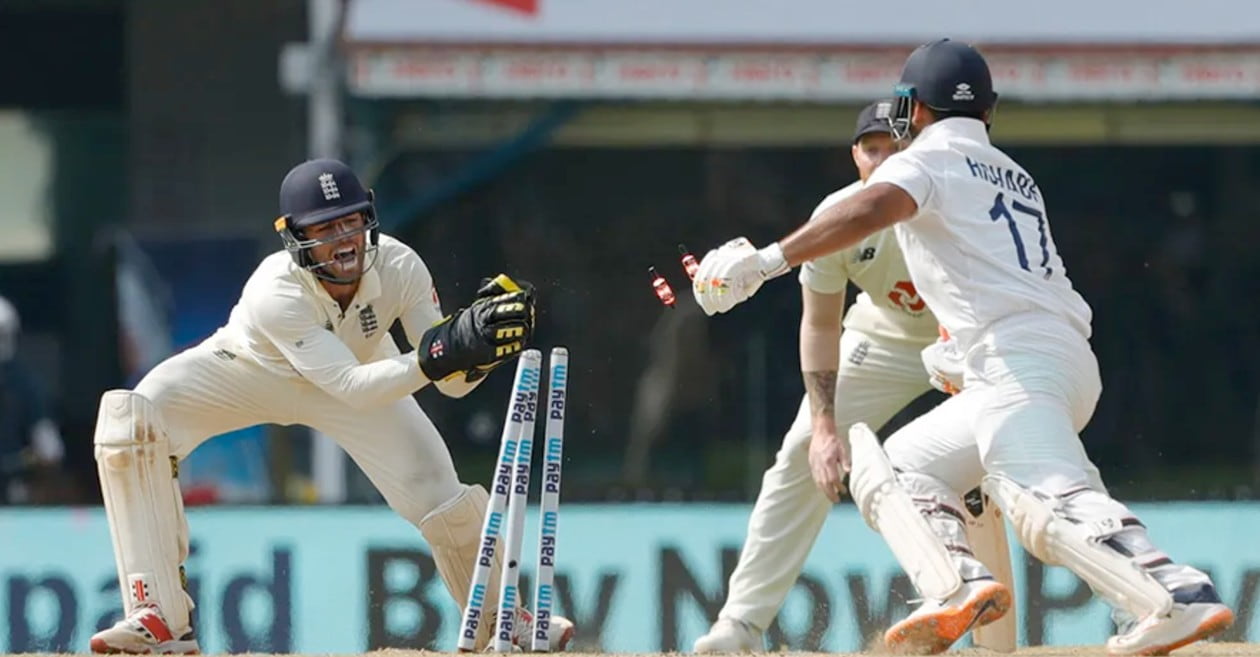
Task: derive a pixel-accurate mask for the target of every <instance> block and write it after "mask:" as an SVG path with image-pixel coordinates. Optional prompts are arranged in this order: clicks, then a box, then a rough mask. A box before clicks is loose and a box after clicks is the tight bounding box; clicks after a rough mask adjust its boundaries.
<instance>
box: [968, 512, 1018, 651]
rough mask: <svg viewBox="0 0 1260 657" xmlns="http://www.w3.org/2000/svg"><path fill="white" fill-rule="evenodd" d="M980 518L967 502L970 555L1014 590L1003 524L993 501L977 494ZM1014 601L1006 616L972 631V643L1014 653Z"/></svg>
mask: <svg viewBox="0 0 1260 657" xmlns="http://www.w3.org/2000/svg"><path fill="white" fill-rule="evenodd" d="M978 501H979V503H980V505H981V506H980V508H979V509H978V510H979V511H980V513H979V515H976V514H974V513H973V512H972V511H971V508H970V501H968V511H967V543H969V544H970V545H971V551H972V553H973V554H975V555H976V558H977V559H979V560H980V563H982V564H984V567H985V568H988V569H989V572H991V573H993V576H994V577H996V578H997V580H998V581H999V582H1001V583H1002V584H1003V585H1005V586H1006V588H1008V589H1010V590H1011V591H1014V590H1015V576H1014V573H1013V572H1012V570H1011V547H1010V544H1009V543H1008V542H1007V540H1006V521H1005V520H1004V519H1003V517H1002V513H1001V511H999V510H998V506H997V504H994V503H993V500H990V499H986V498H985V496H984V494H983V493H980V499H979V500H978ZM1017 616H1018V615H1017V614H1016V613H1015V607H1014V601H1012V605H1011V609H1010V610H1009V611H1007V613H1006V615H1004V616H1002V617H1001V618H999V619H998V620H997V621H995V622H992V623H989V624H988V625H982V626H980V627H977V628H976V629H974V630H972V631H971V634H972V638H973V639H974V643H975V644H976V645H977V646H979V647H981V648H988V649H989V650H994V651H997V652H1014V651H1015V642H1016V627H1015V619H1016V617H1017Z"/></svg>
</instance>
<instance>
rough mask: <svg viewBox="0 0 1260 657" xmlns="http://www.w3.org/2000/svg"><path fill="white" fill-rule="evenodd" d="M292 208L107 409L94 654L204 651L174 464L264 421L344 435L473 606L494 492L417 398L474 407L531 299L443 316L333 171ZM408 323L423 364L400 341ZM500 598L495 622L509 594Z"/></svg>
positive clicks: (101, 428)
mask: <svg viewBox="0 0 1260 657" xmlns="http://www.w3.org/2000/svg"><path fill="white" fill-rule="evenodd" d="M280 211H281V213H282V216H281V217H280V218H279V219H278V220H276V223H275V228H276V231H277V232H278V233H279V234H280V237H281V239H282V241H283V243H284V247H285V250H284V251H279V252H276V253H273V254H272V255H270V256H268V257H267V258H265V259H264V260H263V261H262V264H260V265H259V266H258V268H257V269H256V270H255V271H254V273H253V275H252V276H250V278H249V280H248V281H247V282H246V283H245V288H244V291H243V292H242V293H241V299H240V301H239V302H238V303H237V304H236V306H235V307H234V308H233V309H232V313H231V316H230V317H229V319H228V322H227V324H226V325H225V326H224V327H223V328H221V329H219V330H218V331H217V332H216V333H215V334H214V335H212V336H211V337H210V338H208V339H206V340H205V341H204V342H202V343H201V344H199V345H197V346H195V347H193V348H191V349H188V350H187V351H184V352H183V353H180V354H177V355H175V356H173V357H171V358H170V359H168V360H166V361H164V362H162V363H161V364H159V365H158V366H157V367H155V368H154V369H153V370H152V371H151V372H149V373H148V375H146V376H145V377H144V379H142V380H141V381H140V383H139V384H138V385H137V386H136V389H135V390H134V391H130V390H111V391H108V392H106V393H105V394H104V395H103V396H102V398H101V408H100V414H99V416H98V419H97V427H96V438H95V443H96V459H97V464H98V469H99V472H100V479H101V489H102V492H103V494H104V500H105V510H106V513H107V515H108V517H109V524H110V533H111V535H112V537H113V541H114V553H115V557H116V560H117V564H118V580H119V584H120V585H121V588H122V596H123V609H124V613H125V617H124V618H123V619H122V620H120V621H119V622H118V623H117V624H115V625H114V626H113V627H110V628H108V629H105V630H103V631H101V632H98V633H97V634H96V635H95V636H93V637H92V640H91V649H92V651H93V652H97V653H118V652H124V653H194V652H197V651H198V646H197V640H196V636H195V633H194V629H193V627H192V614H191V612H192V601H191V599H190V598H189V596H188V595H187V594H186V593H185V588H184V585H183V579H184V577H183V566H182V563H183V562H184V560H185V559H186V558H187V557H188V523H187V519H186V517H185V515H184V509H183V502H182V499H181V496H180V491H179V481H178V462H179V461H180V460H182V459H184V458H185V457H187V456H188V454H189V453H190V452H192V451H193V450H194V449H195V448H196V447H197V445H199V444H201V443H202V442H203V441H205V440H206V439H207V438H209V437H210V436H214V435H217V434H221V433H225V432H228V431H232V430H235V429H240V428H242V427H247V426H251V425H255V424H262V423H274V424H283V425H291V424H303V425H306V426H309V427H312V428H314V429H316V430H318V431H321V432H323V433H326V434H328V435H329V436H332V437H333V439H334V440H336V441H337V443H338V444H339V445H341V447H342V448H343V449H345V450H346V451H347V452H349V454H350V456H351V458H353V459H354V461H355V462H356V463H357V464H358V465H359V467H360V468H362V469H363V471H364V472H365V473H366V474H367V476H368V478H369V479H371V480H372V482H373V483H374V484H375V485H376V487H377V489H378V490H379V491H380V492H381V494H382V495H383V496H384V498H385V500H386V501H387V502H388V503H389V505H390V507H392V508H393V509H394V510H395V511H397V512H398V514H399V515H401V516H402V517H403V518H405V519H406V520H407V521H408V522H410V523H412V524H413V525H415V526H416V527H418V528H419V529H420V532H421V533H422V534H423V535H424V538H425V540H426V541H427V542H428V544H429V546H430V548H431V550H432V553H433V559H434V561H435V562H436V563H437V567H438V572H439V574H440V575H441V577H442V581H443V582H444V583H445V584H446V587H447V589H448V590H449V591H450V593H451V596H452V597H453V598H454V599H455V603H456V604H457V605H458V606H459V607H460V608H463V606H464V605H465V603H466V602H467V597H468V590H469V582H470V579H471V576H472V572H471V571H472V567H473V563H474V561H475V560H476V558H477V553H478V549H479V547H480V545H479V539H480V532H481V525H482V521H483V517H484V513H485V509H486V502H487V501H488V499H489V498H488V495H487V492H486V490H485V489H484V488H482V487H481V486H469V485H465V484H462V483H460V481H459V479H458V477H457V475H456V472H455V467H454V465H453V464H452V462H451V457H450V453H449V452H448V450H447V448H446V444H445V443H444V442H443V440H442V436H441V435H439V434H438V431H437V429H436V428H435V427H434V426H433V423H432V422H430V421H429V418H428V417H427V416H426V415H425V414H424V411H422V410H421V409H420V406H419V405H418V404H417V403H416V401H415V399H414V398H413V397H412V396H411V395H412V393H414V392H415V391H417V390H419V389H420V388H422V387H424V386H426V385H428V384H429V383H433V384H434V385H436V386H437V387H438V389H439V390H440V391H441V392H442V393H443V394H446V395H448V396H452V397H462V396H463V395H465V394H467V393H468V392H470V391H471V390H472V389H473V388H475V387H476V386H477V385H478V384H479V383H480V382H481V381H482V380H484V378H485V377H486V375H487V374H488V373H489V372H490V371H491V370H492V369H494V368H495V367H497V366H498V365H500V364H502V363H504V362H506V361H508V360H510V359H512V358H513V357H515V356H516V355H518V354H519V353H520V352H521V350H522V349H523V348H525V346H526V345H528V344H529V341H530V338H531V336H532V332H533V327H534V294H533V290H532V289H531V288H530V287H529V286H528V285H527V284H524V283H522V284H520V285H518V284H517V283H515V282H514V281H512V280H511V279H509V278H508V277H506V276H503V275H500V276H498V277H496V278H495V279H493V280H491V281H488V282H486V283H485V284H483V285H482V287H481V289H479V290H478V291H477V296H476V299H474V300H473V301H472V303H471V304H470V305H469V306H468V307H466V308H462V309H460V310H458V311H456V312H455V313H453V314H451V315H448V316H443V315H442V311H441V308H440V306H439V304H438V296H437V291H436V289H435V288H434V285H433V279H432V277H431V276H430V274H429V270H428V269H427V268H426V267H425V264H424V262H423V261H422V260H421V259H420V257H419V256H418V255H417V254H416V252H415V251H413V250H412V249H411V248H410V247H408V246H407V245H405V244H403V243H402V242H399V241H398V240H396V239H393V238H391V237H389V236H386V235H381V234H380V228H379V226H380V224H379V222H378V221H377V218H376V212H375V207H374V204H373V196H372V192H371V191H370V190H367V189H364V187H363V185H362V184H361V183H360V182H359V180H358V178H357V177H356V176H355V175H354V173H353V172H352V171H351V170H350V169H349V168H348V167H347V166H346V165H344V164H342V163H341V162H338V161H335V160H312V161H308V162H304V163H302V164H299V165H298V166H296V167H294V168H293V169H292V170H291V171H290V172H289V173H288V175H287V176H286V177H285V179H284V181H283V183H282V184H281V185H280ZM396 319H397V320H400V322H401V324H402V327H403V329H404V331H405V332H406V335H407V340H408V341H409V342H410V343H411V344H412V345H414V346H415V351H414V353H408V354H400V353H399V350H398V348H397V346H396V345H395V344H394V341H393V339H392V338H391V336H390V333H389V327H390V326H391V324H392V323H393V322H394V320H396ZM499 570H500V568H499V567H498V564H497V563H496V564H495V568H494V569H493V571H494V572H495V573H498V572H499ZM489 590H490V592H491V595H492V596H494V599H492V600H487V601H486V603H485V608H486V609H490V610H493V609H495V608H496V607H497V592H498V590H499V587H498V585H497V582H495V583H493V584H492V586H490V587H489ZM519 616H520V617H519V618H518V622H517V623H516V625H515V627H516V628H517V633H516V634H517V636H516V638H517V644H518V645H520V646H522V647H526V646H528V643H527V641H528V640H529V637H530V626H531V618H530V617H529V612H528V611H526V610H523V609H521V610H520V611H519ZM489 629H490V628H488V627H486V628H485V632H486V633H487V634H485V635H483V637H482V638H481V641H479V645H480V646H484V645H485V643H486V642H487V641H488V631H489ZM572 634H573V627H572V623H569V622H568V621H567V620H565V619H562V618H558V617H553V618H552V620H551V637H552V640H553V645H552V648H553V649H563V648H564V644H565V643H567V641H568V640H569V638H570V637H571V636H572Z"/></svg>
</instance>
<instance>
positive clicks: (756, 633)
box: [691, 618, 766, 654]
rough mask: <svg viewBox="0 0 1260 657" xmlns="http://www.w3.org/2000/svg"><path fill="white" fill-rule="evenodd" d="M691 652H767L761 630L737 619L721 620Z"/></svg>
mask: <svg viewBox="0 0 1260 657" xmlns="http://www.w3.org/2000/svg"><path fill="white" fill-rule="evenodd" d="M691 651H692V652H695V653H700V654H713V653H741V652H742V653H748V652H765V651H766V641H765V639H764V638H762V636H761V630H759V629H757V628H756V627H754V626H752V625H751V624H749V623H745V622H744V621H742V620H739V619H737V618H719V619H717V622H716V623H714V624H713V627H711V628H709V632H708V634H705V635H704V636H702V637H700V638H699V639H696V642H695V643H694V644H692V646H691Z"/></svg>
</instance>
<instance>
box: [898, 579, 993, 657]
mask: <svg viewBox="0 0 1260 657" xmlns="http://www.w3.org/2000/svg"><path fill="white" fill-rule="evenodd" d="M1010 608H1011V590H1010V589H1008V588H1006V586H1004V585H1002V584H1001V583H1000V582H997V581H996V580H992V579H981V580H974V581H970V582H964V583H963V585H962V587H961V588H959V589H958V590H957V591H955V592H954V594H953V595H951V596H950V597H949V598H948V599H946V600H927V601H925V602H924V603H923V604H922V605H920V606H919V608H918V609H915V610H914V612H912V613H911V614H910V615H909V616H907V617H906V619H905V620H903V621H901V622H900V623H897V624H896V625H893V626H892V627H890V628H889V629H888V631H887V632H885V633H884V645H886V646H887V647H888V649H889V650H890V651H892V652H894V653H899V654H907V653H909V654H919V655H935V654H937V653H941V652H945V651H946V650H948V649H949V647H950V646H952V645H954V642H955V641H957V640H958V639H959V638H960V637H962V635H964V634H966V633H967V632H970V631H971V630H973V629H975V628H977V627H980V626H982V625H988V624H989V623H992V622H993V621H995V620H997V619H999V618H1001V617H1002V616H1004V615H1006V612H1007V611H1008V610H1010Z"/></svg>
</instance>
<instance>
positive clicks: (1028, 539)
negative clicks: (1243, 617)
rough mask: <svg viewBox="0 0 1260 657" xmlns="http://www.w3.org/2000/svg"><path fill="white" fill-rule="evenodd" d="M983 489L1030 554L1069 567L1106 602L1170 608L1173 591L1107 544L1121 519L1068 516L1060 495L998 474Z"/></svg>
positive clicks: (1139, 610) (1161, 610) (1161, 611)
mask: <svg viewBox="0 0 1260 657" xmlns="http://www.w3.org/2000/svg"><path fill="white" fill-rule="evenodd" d="M981 488H982V489H983V490H984V492H985V494H986V495H988V496H989V497H990V498H991V499H993V500H994V501H995V502H996V503H997V505H998V506H999V507H1000V508H1001V510H1002V512H1003V513H1004V514H1005V515H1006V517H1007V518H1008V519H1009V520H1010V521H1011V526H1012V527H1013V528H1014V529H1015V535H1016V536H1018V537H1019V540H1020V542H1021V543H1023V544H1024V547H1025V548H1026V549H1027V550H1028V552H1029V553H1030V554H1032V555H1033V556H1035V557H1037V558H1038V559H1040V560H1042V561H1043V562H1045V563H1047V564H1050V565H1056V566H1065V567H1067V568H1069V569H1070V570H1072V572H1074V573H1076V575H1077V576H1079V577H1080V578H1081V579H1083V580H1085V582H1086V583H1087V584H1089V585H1090V587H1091V588H1092V589H1093V590H1094V591H1095V592H1096V593H1098V594H1099V595H1101V596H1102V597H1104V598H1106V599H1107V601H1108V602H1110V603H1111V604H1113V605H1115V606H1117V607H1121V608H1124V609H1127V610H1129V611H1130V612H1132V613H1134V614H1136V615H1137V616H1139V617H1145V616H1147V615H1150V614H1158V615H1165V614H1167V613H1168V612H1169V611H1170V610H1171V609H1172V604H1173V599H1172V595H1171V594H1170V593H1169V592H1168V590H1167V589H1166V588H1164V586H1163V585H1161V584H1160V583H1159V582H1158V581H1156V580H1155V578H1154V577H1152V576H1151V574H1150V573H1149V572H1148V571H1147V570H1146V569H1145V568H1143V567H1142V564H1140V563H1139V562H1138V561H1136V560H1135V559H1133V558H1132V557H1130V556H1126V555H1124V554H1122V553H1120V552H1118V551H1117V550H1116V549H1114V548H1113V547H1110V546H1109V545H1107V544H1106V541H1107V540H1108V539H1109V538H1111V537H1112V536H1114V535H1115V534H1117V533H1119V532H1120V531H1122V530H1123V528H1124V527H1123V523H1122V521H1121V519H1119V518H1097V519H1092V520H1091V521H1089V522H1081V520H1083V519H1078V518H1071V519H1069V517H1068V516H1067V515H1066V514H1064V512H1063V507H1062V504H1061V503H1060V500H1059V499H1058V498H1056V497H1053V496H1050V495H1047V494H1045V493H1042V492H1039V491H1034V490H1031V489H1028V488H1025V487H1024V486H1022V485H1020V484H1018V483H1016V482H1015V481H1014V480H1012V479H1009V478H1007V477H1004V476H1001V475H992V474H991V475H986V476H985V478H984V483H983V484H982V485H981ZM1099 494H1100V495H1101V493H1099Z"/></svg>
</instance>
